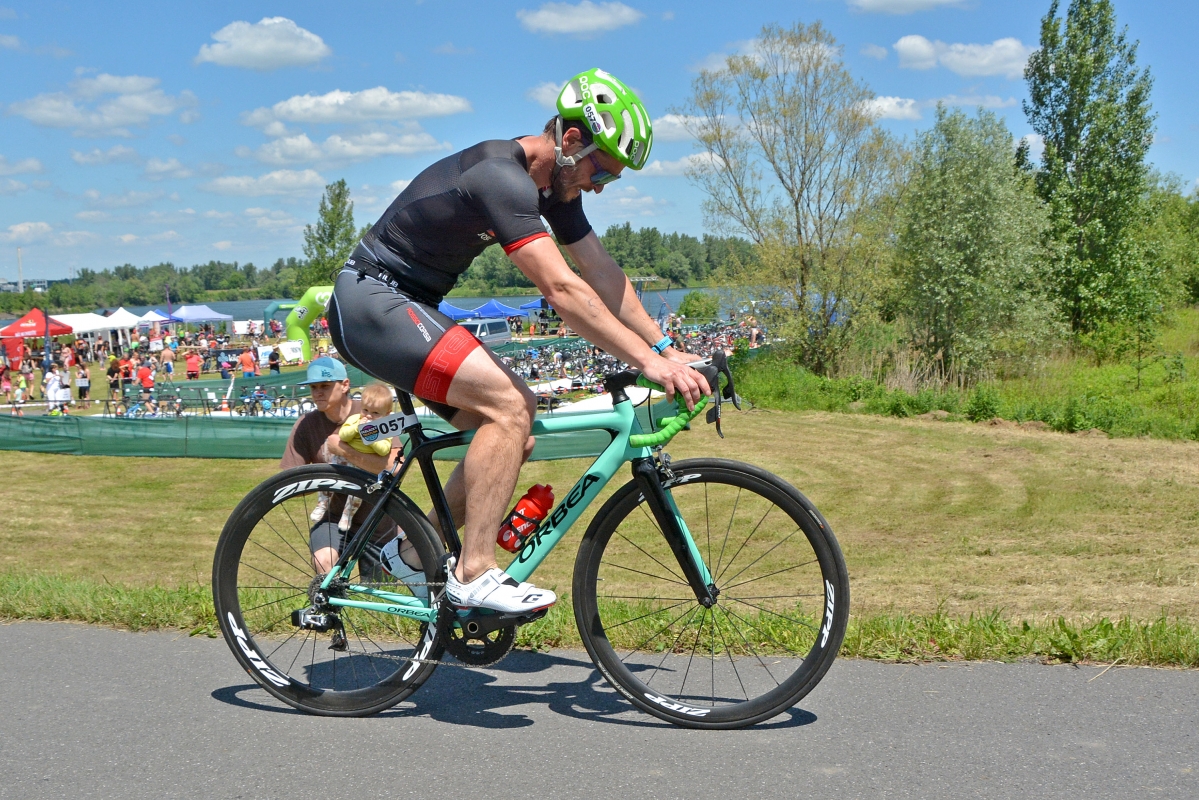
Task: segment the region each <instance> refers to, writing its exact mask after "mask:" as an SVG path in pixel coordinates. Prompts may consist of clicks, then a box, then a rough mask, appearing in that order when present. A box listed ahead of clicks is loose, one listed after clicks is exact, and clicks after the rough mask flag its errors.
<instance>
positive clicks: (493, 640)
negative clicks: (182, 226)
mask: <svg viewBox="0 0 1199 800" xmlns="http://www.w3.org/2000/svg"><path fill="white" fill-rule="evenodd" d="M514 644H516V626H515V625H509V626H508V627H505V628H497V629H496V630H494V631H491V632H490V633H483V634H479V637H478V638H469V639H468V638H467V633H466V631H464V630H463V629H462V628H461V627H460V626H458V625H447V626H446V627H445V649H446V652H448V653H449V654H450V655H452V656H453V657H454V658H456V659H458V660H459V661H461V662H462V663H463V664H466V665H467V666H470V667H486V666H490V665H491V664H494V663H496V662H497V661H499V660H500V659H502V658H503V657H504V656H506V655H508V653H509V651H511V650H512V646H513V645H514Z"/></svg>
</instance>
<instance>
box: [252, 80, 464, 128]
mask: <svg viewBox="0 0 1199 800" xmlns="http://www.w3.org/2000/svg"><path fill="white" fill-rule="evenodd" d="M470 110H471V106H470V102H469V101H468V100H466V98H463V97H457V96H455V95H452V94H430V93H427V92H409V91H404V92H392V91H389V90H388V89H387V88H386V87H384V86H376V87H375V88H374V89H365V90H363V91H361V92H343V91H341V90H335V91H332V92H329V93H328V94H321V95H312V94H304V95H296V96H294V97H289V98H288V99H286V100H281V101H279V102H278V103H275V105H273V106H271V107H270V108H256V109H254V110H253V111H251V112H249V113H247V114H244V115H243V116H242V122H243V123H244V124H246V125H251V126H254V127H262V128H264V129H265V128H269V127H270V128H272V129H273V130H279V127H278V126H273V127H272V124H273V123H282V122H309V123H335V122H340V123H352V122H375V121H379V120H401V119H416V118H418V117H441V116H446V115H448V114H461V113H463V112H466V111H470Z"/></svg>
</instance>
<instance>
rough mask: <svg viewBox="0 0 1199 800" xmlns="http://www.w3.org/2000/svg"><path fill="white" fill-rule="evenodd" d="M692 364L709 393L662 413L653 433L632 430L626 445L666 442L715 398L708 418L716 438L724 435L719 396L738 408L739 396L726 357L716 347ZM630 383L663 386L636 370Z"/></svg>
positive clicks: (648, 445) (662, 443) (645, 386)
mask: <svg viewBox="0 0 1199 800" xmlns="http://www.w3.org/2000/svg"><path fill="white" fill-rule="evenodd" d="M692 367H693V368H694V369H696V370H697V371H698V372H700V373H701V374H702V375H703V376H704V378H705V379H707V381H708V387H709V388H710V389H711V390H712V394H711V397H709V396H708V395H704V396H703V397H701V398H700V399H699V402H697V403H696V404H695V407H694V408H692V410H690V411H687V410H685V409H684V410H682V411H680V412H679V413H678V414H676V415H675V416H673V417H666V418H664V419H662V420H660V422H661V423H662V428H661V430H658V431H656V432H654V433H635V434H633V435H632V436H630V437H629V446H630V447H659V446H661V445H664V444H666V443H667V442H669V441H670V440H671V439H673V438H674V437H675V435H676V434H678V432H679V431H681V430H683V428H685V427H686V426H687V425H688V423H690V422H691V420H693V419H695V418H696V417H698V416H699V414H700V412H701V411H703V409H704V407H705V406H706V405H707V404H708V400H709V399H711V400H713V401H715V402H714V406H713V407H712V408H711V409H709V410H708V422H709V423H712V422H715V423H716V433H717V434H718V435H719V436H720V438H722V439H723V438H724V432H723V431H721V429H720V416H721V414H720V402H721V399H725V400H731V401H732V403H733V405H734V406H735V407H737V408H741V398H740V397H738V396H737V392H736V391H735V390H734V388H733V373H732V371H731V370H730V369H729V365H728V359H727V358H726V357H725V355H724V353H723V352H722V351H719V350H718V351H716V353H714V354H713V355H712V357H711V358H709V359H704V360H703V361H700V362H696V363H695V364H692ZM626 374H628V375H629V376H630V377H631V376H632V375H631V374H630V373H626ZM721 375H724V376H725V379H726V380H725V384H724V387H723V388H722V387H721V386H720V376H721ZM617 383H618V382H613V384H612V385H613V386H615V385H617ZM632 383H635V384H636V385H637V386H641V387H643V388H646V389H653V390H657V391H659V392H662V391H665V388H664V387H662V386H659V385H658V384H656V383H654V382H653V381H651V380H650V379H649V378H647V377H645V376H644V375H642V374H641V373H636V378H635V380H632V381H629V382H628V383H626V384H625V385H629V384H632Z"/></svg>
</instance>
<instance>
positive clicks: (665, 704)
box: [645, 692, 712, 717]
mask: <svg viewBox="0 0 1199 800" xmlns="http://www.w3.org/2000/svg"><path fill="white" fill-rule="evenodd" d="M645 699H646V700H649V701H650V702H651V703H657V704H658V705H660V706H662V708H669V709H670V710H671V711H677V712H679V713H680V714H686V715H687V716H689V717H706V716H708V713H709V712H710V711H711V710H712V709H710V708H693V707H692V706H685V705H682V704H681V703H676V702H674V701H672V700H667V699H666V698H665V697H658V696H657V695H656V694H650V693H649V692H646V693H645Z"/></svg>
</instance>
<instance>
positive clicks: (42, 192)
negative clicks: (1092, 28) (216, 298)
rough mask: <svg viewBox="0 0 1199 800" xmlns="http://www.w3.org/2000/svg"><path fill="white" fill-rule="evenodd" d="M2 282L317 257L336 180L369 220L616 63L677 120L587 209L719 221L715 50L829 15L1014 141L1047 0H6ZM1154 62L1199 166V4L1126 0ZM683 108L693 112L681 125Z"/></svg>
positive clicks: (1162, 144)
mask: <svg viewBox="0 0 1199 800" xmlns="http://www.w3.org/2000/svg"><path fill="white" fill-rule="evenodd" d="M5 2H7V5H4V6H0V76H2V78H3V79H2V80H0V280H15V279H16V277H17V248H20V249H21V255H22V260H23V264H24V277H25V278H26V279H32V278H46V279H59V278H67V277H70V276H71V275H73V274H75V273H77V272H78V270H80V269H84V268H87V269H93V270H100V269H105V268H109V267H112V266H116V265H120V264H125V263H131V264H135V265H138V266H144V265H149V264H156V263H159V262H162V261H171V262H174V263H175V264H177V265H180V266H190V265H192V264H195V263H203V262H206V261H209V260H212V259H218V260H223V261H238V262H241V263H245V262H248V261H252V262H254V263H255V264H258V265H260V266H265V265H269V264H271V263H273V262H274V260H275V259H276V258H279V257H288V256H301V255H302V252H301V245H302V242H303V227H304V225H305V224H306V223H311V222H313V221H314V220H315V217H316V208H317V204H318V202H319V199H320V196H321V192H322V191H323V188H324V186H325V185H326V184H327V183H329V182H332V181H335V180H338V179H342V178H344V179H345V180H346V182H347V183H348V184H349V186H350V189H351V197H352V198H353V200H354V203H355V209H354V210H355V218H356V220H357V222H358V224H359V225H361V224H364V223H368V222H373V221H374V220H375V219H377V218H378V216H379V214H380V213H381V212H382V211H383V210H384V209H385V208H386V207H387V205H388V204H389V203H390V202H391V200H392V199H393V198H394V197H395V195H396V194H397V193H398V192H399V191H400V190H401V189H402V188H403V187H404V185H405V184H406V182H407V181H408V180H410V179H411V178H412V177H413V176H415V175H416V174H417V173H419V172H420V170H421V169H423V168H424V167H425V166H427V165H429V164H431V163H432V162H434V161H436V160H437V159H439V158H442V157H444V156H445V155H448V154H449V153H452V152H454V151H455V150H460V149H462V148H464V147H468V146H470V145H472V144H474V143H475V142H478V141H482V140H484V139H499V138H510V137H515V136H520V135H524V134H532V133H538V132H540V130H541V128H542V126H543V125H544V123H545V121H546V120H547V119H548V118H549V117H550V115H551V114H552V111H551V108H552V105H553V99H554V97H555V95H556V89H557V88H558V87H559V86H560V85H561V84H562V83H564V82H565V81H566V80H567V79H569V78H570V77H571V76H573V75H574V74H576V73H578V72H580V71H582V70H585V69H589V68H592V67H599V68H602V69H605V70H607V71H609V72H611V73H613V74H614V75H616V76H617V77H619V78H621V79H622V80H623V81H624V82H625V83H627V84H629V85H630V86H632V87H633V88H634V89H635V90H636V91H637V92H638V93H639V95H640V96H641V98H642V100H643V101H644V102H645V104H646V107H647V108H648V109H649V111H650V114H651V115H652V116H653V117H654V118H655V120H657V122H656V125H655V141H654V148H653V152H652V153H651V157H650V163H649V164H648V166H647V167H646V168H645V169H644V170H643V171H642V172H640V173H632V172H631V171H626V173H625V177H624V178H623V179H622V180H620V181H619V182H617V183H615V184H612V185H610V186H608V187H606V188H605V191H604V192H603V194H602V196H592V195H587V196H586V197H585V200H584V208H585V210H586V212H587V214H588V217H589V218H590V220H591V222H592V225H593V226H594V227H595V228H596V229H597V230H598V231H600V232H603V231H604V230H605V229H606V228H607V227H608V226H609V225H610V224H613V223H623V222H626V221H628V222H631V223H632V225H633V226H634V227H635V228H638V227H642V226H650V225H652V226H655V227H657V228H659V229H660V230H662V231H663V232H670V231H679V232H682V233H689V234H692V235H695V236H700V235H702V234H703V233H704V232H705V230H707V227H706V225H705V220H704V216H703V212H702V201H703V196H702V193H701V192H700V191H699V190H698V189H697V188H695V187H694V186H692V185H691V184H690V183H689V182H688V180H687V179H686V177H684V175H683V171H684V168H685V166H686V163H687V162H686V160H687V158H688V157H689V156H693V155H694V153H695V149H694V146H693V143H692V142H690V141H689V140H688V139H687V136H686V133H685V131H683V129H682V127H681V126H680V125H679V124H678V123H677V116H672V115H677V114H678V113H680V112H682V111H684V110H685V109H684V105H685V103H686V101H687V97H688V95H689V92H690V90H691V85H692V81H693V80H694V79H695V78H696V75H697V74H698V71H699V70H700V69H703V68H704V67H711V66H715V65H719V64H720V63H721V61H722V59H723V58H724V57H725V56H726V55H728V54H730V53H736V52H751V51H752V47H753V41H754V38H755V37H756V36H758V35H759V34H760V32H761V29H762V26H763V25H766V24H771V23H777V24H780V25H783V26H790V25H792V24H794V23H795V22H804V23H811V22H815V21H817V20H820V21H821V22H823V24H824V25H825V27H826V28H827V29H828V30H829V31H830V33H832V35H833V36H834V37H835V38H836V39H837V41H838V43H839V44H840V46H841V48H842V53H843V58H844V61H845V63H846V65H847V66H848V68H849V69H850V70H851V72H852V73H853V74H854V75H855V76H856V77H858V78H859V79H860V80H862V81H864V82H865V83H866V84H867V85H868V86H869V88H870V89H871V90H872V91H873V92H874V93H875V94H876V95H877V100H876V102H875V108H876V110H877V112H878V113H879V114H880V115H881V117H882V119H881V124H883V125H885V126H886V127H887V128H888V129H889V130H891V131H892V132H893V133H895V134H896V135H897V136H901V137H911V136H913V135H914V134H916V133H918V132H919V131H922V130H926V129H927V128H928V127H929V126H930V125H931V120H932V116H933V108H934V107H935V105H936V103H937V101H938V100H941V101H944V102H946V103H947V104H949V105H956V106H961V107H963V108H966V109H967V110H973V109H974V108H977V107H978V106H979V105H982V106H985V107H987V108H990V109H992V110H993V111H995V112H996V113H998V114H1000V115H1001V116H1002V117H1003V118H1004V119H1005V120H1006V122H1007V125H1008V127H1009V129H1010V130H1011V131H1012V133H1013V135H1014V136H1016V137H1023V136H1026V135H1028V134H1030V133H1031V129H1030V127H1029V126H1028V123H1027V122H1026V120H1025V118H1024V114H1023V111H1022V109H1021V107H1020V103H1021V101H1022V100H1023V99H1024V98H1025V97H1026V95H1027V93H1026V89H1025V84H1024V81H1023V78H1022V69H1023V65H1024V62H1025V61H1026V59H1027V57H1028V54H1029V52H1031V51H1032V50H1033V48H1034V47H1035V46H1036V43H1037V40H1038V33H1039V27H1040V19H1041V17H1042V16H1043V15H1044V14H1045V13H1046V11H1047V10H1048V7H1049V0H1036V1H1035V2H1029V1H1027V0H1005V1H1004V2H988V0H787V1H786V2H770V1H769V0H739V2H737V3H735V4H729V3H723V2H722V3H711V2H704V1H703V0H691V1H690V2H687V3H679V2H649V1H648V0H627V2H625V1H624V0H621V1H619V2H605V1H604V0H582V2H569V1H568V2H560V3H559V2H550V3H537V2H534V1H533V0H528V1H526V2H501V1H499V0H493V1H492V2H466V1H465V0H462V1H458V0H424V2H418V1H416V0H391V2H387V3H362V2H352V1H347V2H341V3H337V4H330V3H327V2H322V3H306V2H295V0H293V1H292V2H288V3H259V2H238V3H223V2H212V1H211V0H210V2H205V3H190V4H186V5H184V4H182V3H162V2H137V1H136V0H130V1H126V2H121V3H115V2H112V3H69V2H57V1H56V0H39V2H36V3H35V2H29V3H15V2H13V0H0V3H5ZM1115 8H1116V14H1117V18H1118V20H1119V23H1120V24H1121V25H1126V26H1127V27H1128V32H1129V38H1130V39H1133V40H1137V41H1139V42H1140V48H1139V51H1138V64H1139V65H1140V66H1148V67H1149V68H1150V71H1151V73H1152V75H1153V78H1154V82H1155V83H1154V91H1153V105H1154V110H1155V112H1156V113H1157V115H1158V116H1157V134H1156V138H1155V141H1154V145H1153V147H1152V149H1151V151H1150V160H1151V161H1152V162H1153V164H1154V166H1155V167H1156V168H1157V169H1158V170H1160V171H1162V172H1164V173H1171V174H1174V175H1176V176H1177V177H1178V178H1179V179H1180V181H1181V182H1182V184H1183V186H1184V187H1185V188H1187V189H1190V188H1192V187H1194V186H1195V184H1196V179H1197V178H1199V146H1197V145H1199V107H1197V106H1199V104H1197V103H1196V102H1195V101H1196V97H1195V84H1194V78H1193V75H1192V74H1191V72H1192V68H1191V67H1188V66H1187V65H1189V64H1192V63H1193V61H1192V59H1193V52H1194V43H1193V41H1192V39H1193V32H1194V31H1195V30H1196V28H1197V23H1199V4H1195V3H1193V2H1181V0H1171V1H1170V2H1153V3H1144V2H1141V3H1134V2H1131V1H1130V0H1117V2H1116V3H1115ZM672 123H673V124H672Z"/></svg>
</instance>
